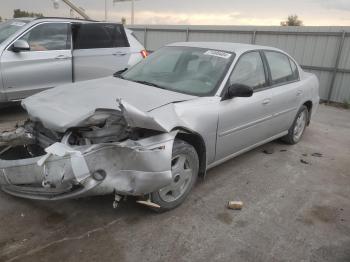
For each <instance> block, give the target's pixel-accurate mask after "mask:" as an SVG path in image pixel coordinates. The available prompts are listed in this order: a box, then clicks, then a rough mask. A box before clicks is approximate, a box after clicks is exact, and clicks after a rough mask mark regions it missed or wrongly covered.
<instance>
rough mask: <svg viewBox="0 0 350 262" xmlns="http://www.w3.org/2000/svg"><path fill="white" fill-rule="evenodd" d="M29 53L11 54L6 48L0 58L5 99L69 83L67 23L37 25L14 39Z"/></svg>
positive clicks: (70, 63) (69, 43)
mask: <svg viewBox="0 0 350 262" xmlns="http://www.w3.org/2000/svg"><path fill="white" fill-rule="evenodd" d="M18 39H20V40H25V41H27V42H28V44H29V46H30V50H28V51H21V52H14V51H12V48H11V47H12V45H10V46H9V47H8V48H7V49H6V50H5V51H4V52H3V53H2V56H1V61H0V63H1V71H2V76H3V84H4V90H5V93H6V95H7V99H8V100H17V99H22V98H25V97H27V96H29V95H32V94H34V93H36V92H39V91H42V90H44V89H47V88H51V87H55V86H57V85H60V84H65V83H69V82H72V52H71V37H70V25H69V24H68V23H51V22H50V23H47V22H45V23H40V24H37V25H35V26H33V27H32V28H30V29H29V30H28V31H27V32H25V33H24V34H23V35H21V36H20V37H19V38H17V39H16V40H18Z"/></svg>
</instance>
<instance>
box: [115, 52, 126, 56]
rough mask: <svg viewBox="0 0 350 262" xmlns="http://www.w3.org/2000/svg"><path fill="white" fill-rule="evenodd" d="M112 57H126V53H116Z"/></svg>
mask: <svg viewBox="0 0 350 262" xmlns="http://www.w3.org/2000/svg"><path fill="white" fill-rule="evenodd" d="M113 55H114V56H123V55H126V53H123V52H116V53H114V54H113Z"/></svg>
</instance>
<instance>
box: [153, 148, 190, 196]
mask: <svg viewBox="0 0 350 262" xmlns="http://www.w3.org/2000/svg"><path fill="white" fill-rule="evenodd" d="M171 173H172V181H171V183H170V184H169V185H168V186H166V187H163V188H162V189H160V190H159V196H160V198H161V199H162V200H163V201H165V202H173V201H176V200H178V199H179V198H180V197H181V196H183V194H184V193H185V192H186V190H187V189H188V187H189V186H190V184H191V180H192V175H193V169H192V167H191V165H190V161H188V159H187V157H186V155H184V154H180V155H177V156H175V157H173V159H172V161H171Z"/></svg>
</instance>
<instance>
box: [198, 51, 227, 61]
mask: <svg viewBox="0 0 350 262" xmlns="http://www.w3.org/2000/svg"><path fill="white" fill-rule="evenodd" d="M204 54H205V55H211V56H217V57H221V58H225V59H229V58H230V57H231V54H230V53H226V52H222V51H217V50H208V51H206V52H205V53H204Z"/></svg>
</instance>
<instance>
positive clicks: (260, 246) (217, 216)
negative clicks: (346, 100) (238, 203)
mask: <svg viewBox="0 0 350 262" xmlns="http://www.w3.org/2000/svg"><path fill="white" fill-rule="evenodd" d="M23 115H24V114H23V113H22V112H21V110H20V109H19V108H17V109H16V108H15V109H9V110H7V111H6V110H5V111H4V110H2V113H1V116H0V126H1V127H2V129H4V128H5V127H6V126H8V125H9V124H8V123H7V121H10V120H13V119H16V120H18V119H22V118H23ZM264 149H267V151H268V152H269V153H272V154H266V153H263V152H262V151H263V150H264ZM314 153H318V154H316V155H315V154H314ZM312 154H314V155H312ZM320 154H322V155H320ZM112 200H113V196H105V197H94V198H86V199H80V200H71V201H64V202H52V203H47V202H39V201H29V200H24V199H19V198H15V197H11V196H8V195H6V194H4V193H0V261H66V262H68V261H254V262H255V261H318V262H319V261H332V262H336V261H344V262H345V261H350V110H343V109H339V108H333V107H327V106H324V105H323V106H321V107H320V108H319V112H318V114H317V115H316V117H315V118H314V119H313V121H312V124H311V126H310V127H309V128H308V129H307V131H306V133H305V134H304V137H303V139H302V141H301V142H300V143H299V144H298V145H295V146H288V145H285V144H283V143H280V142H272V143H269V144H267V145H265V146H262V147H259V148H257V149H255V150H253V151H251V152H249V153H246V154H244V155H242V156H240V157H237V158H235V159H233V160H231V161H228V162H227V163H225V164H223V165H221V166H218V167H216V168H214V169H212V170H210V171H209V173H208V175H207V177H206V179H205V181H199V182H198V183H197V185H196V187H195V188H194V190H193V191H192V194H191V195H190V196H189V198H188V199H187V201H186V202H185V203H184V204H183V205H182V206H180V207H178V208H177V209H175V210H173V211H171V212H168V213H163V214H155V213H152V212H151V211H149V210H148V209H147V208H144V207H143V206H140V205H138V204H136V203H135V199H129V200H128V201H126V202H124V203H122V204H121V206H120V207H119V208H118V209H116V210H114V209H112ZM228 200H242V201H243V202H244V207H243V209H242V210H241V211H234V210H228V209H226V208H225V204H226V202H227V201H228Z"/></svg>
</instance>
